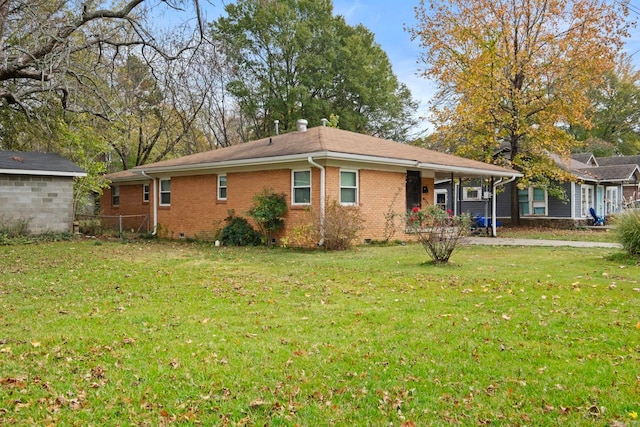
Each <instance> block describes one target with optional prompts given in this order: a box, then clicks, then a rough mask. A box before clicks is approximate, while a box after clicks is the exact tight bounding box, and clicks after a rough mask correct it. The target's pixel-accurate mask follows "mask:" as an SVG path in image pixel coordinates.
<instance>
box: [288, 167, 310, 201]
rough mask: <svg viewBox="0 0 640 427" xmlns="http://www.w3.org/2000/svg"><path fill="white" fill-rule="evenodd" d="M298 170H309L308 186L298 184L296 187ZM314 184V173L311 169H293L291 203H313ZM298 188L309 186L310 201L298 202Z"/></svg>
mask: <svg viewBox="0 0 640 427" xmlns="http://www.w3.org/2000/svg"><path fill="white" fill-rule="evenodd" d="M296 172H309V185H308V186H306V185H304V186H297V187H296V179H295V177H296ZM312 185H313V173H312V172H311V169H297V170H292V171H291V204H292V205H295V206H309V205H310V204H311V195H312V188H313V187H312ZM297 188H309V201H308V202H296V200H295V197H296V189H297Z"/></svg>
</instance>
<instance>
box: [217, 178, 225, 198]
mask: <svg viewBox="0 0 640 427" xmlns="http://www.w3.org/2000/svg"><path fill="white" fill-rule="evenodd" d="M218 200H227V175H218Z"/></svg>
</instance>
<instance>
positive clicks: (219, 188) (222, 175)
mask: <svg viewBox="0 0 640 427" xmlns="http://www.w3.org/2000/svg"><path fill="white" fill-rule="evenodd" d="M222 177H224V178H225V179H226V181H225V186H224V187H222V186H221V185H220V178H222ZM217 181H218V185H217V187H218V200H227V197H226V196H225V197H220V190H221V189H223V188H224V189H225V190H227V189H228V188H229V181H228V178H227V175H226V174H220V175H218V179H217ZM228 195H229V193H228V190H227V196H228Z"/></svg>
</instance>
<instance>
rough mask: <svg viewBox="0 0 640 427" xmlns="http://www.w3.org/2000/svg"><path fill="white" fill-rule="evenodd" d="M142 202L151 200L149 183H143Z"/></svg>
mask: <svg viewBox="0 0 640 427" xmlns="http://www.w3.org/2000/svg"><path fill="white" fill-rule="evenodd" d="M142 202H143V203H148V202H149V184H142Z"/></svg>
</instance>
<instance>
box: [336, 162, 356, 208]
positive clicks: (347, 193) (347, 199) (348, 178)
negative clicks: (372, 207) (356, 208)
mask: <svg viewBox="0 0 640 427" xmlns="http://www.w3.org/2000/svg"><path fill="white" fill-rule="evenodd" d="M340 204H341V205H357V204H358V172H357V171H349V170H341V171H340Z"/></svg>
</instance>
